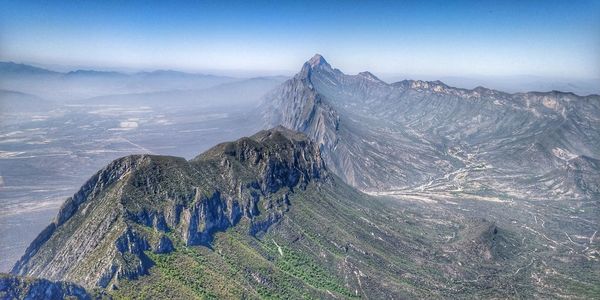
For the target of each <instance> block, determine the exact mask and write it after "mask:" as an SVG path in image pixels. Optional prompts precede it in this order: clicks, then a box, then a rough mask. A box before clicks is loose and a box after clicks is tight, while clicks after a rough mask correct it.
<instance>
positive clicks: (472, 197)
mask: <svg viewBox="0 0 600 300" xmlns="http://www.w3.org/2000/svg"><path fill="white" fill-rule="evenodd" d="M599 112H600V97H599V96H595V95H593V96H587V97H581V96H577V95H575V94H572V93H564V92H557V91H555V92H548V93H539V92H531V93H517V94H509V93H504V92H500V91H496V90H490V89H486V88H482V87H479V88H476V89H472V90H467V89H460V88H454V87H450V86H448V85H446V84H444V83H442V82H440V81H413V80H405V81H400V82H396V83H391V84H388V83H386V82H383V81H382V80H380V79H378V77H377V76H375V75H373V74H372V73H370V72H361V73H359V74H357V75H346V74H344V73H342V71H340V70H338V69H335V68H333V67H332V66H331V65H329V63H327V61H326V60H325V59H324V58H323V57H322V56H320V55H315V56H314V57H313V58H312V59H310V60H309V61H307V62H306V63H305V64H304V65H303V66H302V69H301V70H300V72H299V73H298V74H296V76H294V77H293V78H291V79H289V80H287V81H285V82H284V83H282V84H281V85H280V86H278V87H277V88H275V89H274V90H272V91H270V92H269V93H268V94H267V95H266V96H265V97H264V98H262V104H261V105H260V106H259V107H258V109H257V110H256V111H255V113H256V114H257V116H259V115H260V114H262V116H263V118H264V121H265V122H266V124H267V125H266V126H273V128H270V129H267V130H263V131H260V132H258V133H256V134H255V135H253V136H251V137H245V138H241V139H239V140H236V141H233V142H226V143H222V144H219V145H216V146H214V147H213V148H211V149H209V150H208V151H206V152H204V153H202V154H200V155H198V156H197V157H195V158H194V159H191V160H189V161H188V160H185V159H183V158H179V157H170V156H158V155H131V156H126V157H123V158H120V159H117V160H115V161H113V162H112V163H110V164H109V165H107V166H106V167H104V168H102V169H101V170H100V171H98V172H97V173H96V174H95V175H93V176H92V177H91V178H90V179H89V180H88V181H87V182H86V183H85V184H84V185H83V186H82V187H81V189H80V190H79V191H78V192H77V193H76V194H75V195H73V197H70V198H68V199H67V200H66V201H65V203H64V204H63V206H62V207H61V209H60V212H59V213H58V215H57V216H56V218H55V219H54V220H53V221H52V223H51V224H50V225H49V226H48V227H47V228H46V229H44V230H43V231H42V232H41V233H40V234H39V236H38V237H37V238H36V239H35V240H34V241H33V242H32V243H31V245H30V246H29V247H28V248H27V250H26V252H25V254H24V255H23V256H22V258H21V259H20V260H19V261H18V262H16V264H15V265H14V267H13V268H12V271H11V273H12V274H11V275H3V277H2V278H0V279H1V280H0V284H4V286H2V285H0V288H2V289H0V292H4V294H0V295H1V296H4V295H16V296H14V297H17V298H25V297H26V296H27V295H29V294H30V293H28V292H29V290H27V289H23V288H19V287H20V286H39V285H40V284H41V285H42V286H47V287H48V288H51V289H53V291H55V292H56V293H58V295H65V296H66V295H72V294H74V293H77V294H78V295H80V297H81V298H85V297H98V298H101V297H105V298H110V297H114V298H134V297H141V298H152V299H157V298H185V299H188V298H217V299H224V298H235V299H248V298H250V299H255V298H258V299H279V298H290V299H301V298H316V299H351V298H366V299H390V298H391V299H407V298H410V299H413V298H416V299H439V298H447V299H457V298H461V299H462V298H468V299H483V298H485V299H497V298H543V299H547V298H590V299H593V298H598V297H599V296H600V289H599V286H600V285H599V280H598V278H600V236H599V235H597V232H598V228H597V225H598V221H599V216H600V214H599V212H600V207H599V204H598V199H599V197H600V185H599V182H600V162H599V160H600V157H599V155H600V154H599V153H600V152H599V151H598V149H600V133H599V132H598V130H597V128H600V119H599V118H598V116H600V113H599ZM361 190H362V191H364V193H363V192H361ZM28 276H29V277H40V278H45V279H47V280H51V281H45V280H44V281H39V280H33V281H32V280H31V279H30V278H27V277H28ZM61 280H62V281H68V282H73V283H74V284H71V283H61V282H56V281H61ZM80 288H85V289H87V291H85V294H82V292H81V290H80ZM9 293H10V294H9Z"/></svg>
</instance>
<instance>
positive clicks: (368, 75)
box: [358, 71, 383, 82]
mask: <svg viewBox="0 0 600 300" xmlns="http://www.w3.org/2000/svg"><path fill="white" fill-rule="evenodd" d="M358 75H359V76H362V77H364V78H366V79H368V80H371V81H376V82H383V81H382V80H381V79H379V78H378V77H377V76H375V75H373V73H371V72H369V71H364V72H360V73H358Z"/></svg>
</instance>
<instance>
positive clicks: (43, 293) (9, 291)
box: [0, 274, 93, 299]
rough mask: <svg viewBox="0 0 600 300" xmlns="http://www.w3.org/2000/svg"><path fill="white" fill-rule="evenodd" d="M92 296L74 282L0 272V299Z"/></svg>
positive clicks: (89, 297)
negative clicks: (53, 280)
mask: <svg viewBox="0 0 600 300" xmlns="http://www.w3.org/2000/svg"><path fill="white" fill-rule="evenodd" d="M92 298H93V297H92V295H90V294H89V293H88V292H87V291H86V290H85V289H84V288H82V287H81V286H78V285H76V284H72V283H68V282H52V281H49V280H45V279H35V278H26V277H19V276H13V275H9V274H0V299H92Z"/></svg>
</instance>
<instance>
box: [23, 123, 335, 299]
mask: <svg viewBox="0 0 600 300" xmlns="http://www.w3.org/2000/svg"><path fill="white" fill-rule="evenodd" d="M328 178H329V175H328V173H327V171H326V169H325V167H324V163H323V160H322V158H321V154H320V151H319V149H318V148H317V147H315V146H314V144H313V143H312V142H310V141H309V140H308V139H307V138H306V136H305V135H303V134H299V133H297V132H292V131H290V130H288V129H285V128H283V127H279V128H275V129H272V130H266V131H261V132H259V133H258V134H256V135H254V136H252V137H249V138H242V139H240V140H238V141H235V142H230V143H223V144H220V145H217V146H215V147H214V148H212V149H210V150H208V151H207V152H206V153H203V154H202V155H199V156H198V157H196V158H195V159H193V160H191V161H186V160H185V159H183V158H177V157H166V156H154V155H133V156H128V157H124V158H121V159H118V160H115V161H114V162H112V163H111V164H109V165H108V166H107V167H105V168H104V169H102V170H101V171H99V172H98V173H97V174H96V175H94V176H93V177H92V178H91V179H90V180H88V182H86V183H85V184H84V185H83V187H82V188H81V190H80V191H79V192H77V193H76V194H75V195H74V196H73V197H71V198H69V199H67V201H66V202H65V203H64V205H63V206H62V208H61V209H60V212H59V214H58V216H57V217H56V219H55V220H54V221H53V222H52V223H51V224H50V225H49V226H48V227H47V228H46V229H45V230H44V231H43V232H42V233H41V234H40V235H39V236H38V237H37V238H36V239H35V241H34V242H33V243H32V244H31V245H30V246H29V248H28V249H27V251H26V253H25V255H23V257H22V258H21V259H20V260H19V261H18V262H17V263H16V264H15V266H14V267H13V269H12V273H13V274H18V275H27V276H36V277H42V278H47V279H50V280H67V281H72V282H76V283H79V284H81V285H83V286H86V287H96V286H99V287H108V286H111V284H118V281H119V279H123V278H127V279H135V278H137V277H139V276H141V275H144V274H147V272H148V269H149V268H150V267H151V266H152V262H151V260H149V259H148V257H147V256H146V254H145V251H153V252H155V253H168V252H170V251H172V250H173V249H174V241H172V240H171V239H170V238H169V234H171V235H172V236H174V237H175V238H177V239H178V240H181V241H183V242H184V243H185V244H186V245H210V243H211V241H212V238H213V235H214V233H215V232H217V231H224V230H226V229H227V228H229V227H231V226H234V225H236V224H238V223H239V222H245V223H247V224H248V232H249V233H250V234H257V233H259V232H263V231H265V230H266V229H268V227H269V226H271V225H272V224H273V223H275V222H277V221H278V220H279V219H280V218H281V216H282V215H283V214H284V213H285V212H286V211H287V206H289V202H288V198H287V194H288V193H289V192H291V191H293V190H294V189H302V188H304V187H305V186H306V185H307V184H308V183H309V182H317V183H319V182H320V183H327V182H328Z"/></svg>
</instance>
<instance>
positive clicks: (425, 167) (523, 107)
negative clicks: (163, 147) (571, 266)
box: [262, 55, 600, 198]
mask: <svg viewBox="0 0 600 300" xmlns="http://www.w3.org/2000/svg"><path fill="white" fill-rule="evenodd" d="M262 110H263V111H264V112H265V118H266V122H267V124H268V126H274V125H279V124H281V125H283V126H286V127H288V128H292V129H295V130H299V131H302V132H305V133H306V134H307V135H308V136H309V137H310V138H311V139H313V140H315V141H317V142H318V143H319V145H320V146H321V147H322V150H323V155H324V157H325V160H326V162H327V164H328V166H330V168H331V169H332V171H334V173H336V174H337V175H338V176H340V177H342V178H343V179H344V180H345V181H346V182H347V183H350V184H351V185H353V186H355V187H358V188H360V189H362V190H367V191H390V190H399V189H407V188H408V189H413V188H418V189H420V190H428V189H431V190H432V191H436V190H437V191H439V190H440V188H439V186H440V185H442V186H443V187H442V188H441V189H444V190H458V191H470V192H475V193H476V192H478V191H479V190H481V188H482V187H483V186H492V187H494V188H495V189H496V190H498V191H499V193H501V194H505V195H509V196H512V197H521V196H523V195H528V196H529V197H536V198H547V197H553V198H556V197H559V198H560V197H562V198H577V197H590V196H594V197H597V196H598V193H597V189H595V188H593V187H592V188H589V186H587V185H581V184H579V183H578V182H573V181H564V180H563V179H562V178H563V177H564V176H567V175H566V174H568V173H569V172H570V171H569V170H572V169H573V165H572V164H569V163H568V160H569V159H572V158H576V157H579V158H581V157H588V158H590V159H592V160H597V159H599V158H600V133H599V131H598V130H597V128H600V119H599V118H598V116H599V115H600V97H599V96H597V95H595V96H588V97H580V96H576V95H574V94H571V93H561V92H556V91H555V92H548V93H537V92H536V93H520V94H507V93H502V92H499V91H494V90H489V89H485V88H481V87H479V88H476V89H474V90H465V89H458V88H453V87H449V86H447V85H445V84H443V83H442V82H439V81H435V82H424V81H409V80H405V81H401V82H397V83H393V84H387V83H385V82H383V81H381V80H379V79H378V78H377V77H375V76H374V75H373V74H371V73H369V72H362V73H359V74H357V75H346V74H343V73H342V72H341V71H340V70H338V69H334V68H332V67H331V66H330V65H329V64H328V63H327V62H326V61H325V59H324V58H323V57H321V56H320V55H316V56H315V57H313V58H312V59H311V60H309V61H308V62H306V63H305V64H304V66H303V67H302V70H301V71H300V72H299V73H298V74H297V75H296V76H295V77H294V78H293V79H290V80H288V81H287V82H286V83H284V84H283V85H282V86H281V87H280V88H279V89H277V90H276V91H274V92H273V93H271V94H269V95H268V96H267V97H266V98H265V99H264V103H263V106H262ZM584 160H585V158H584ZM584 173H585V174H586V175H583V176H584V177H587V174H589V175H590V176H591V177H589V178H588V179H584V180H586V181H593V180H592V179H593V178H596V177H597V176H598V175H599V174H600V170H599V169H597V168H587V169H585V172H584ZM455 175H460V176H459V177H460V180H448V179H449V176H450V177H453V176H455ZM516 177H519V178H524V179H526V180H523V181H522V182H521V183H519V184H514V178H516ZM540 177H543V178H545V180H536V179H537V178H540ZM550 181H552V183H549V182H550ZM559 181H561V183H560V184H558V182H559ZM531 191H534V192H531Z"/></svg>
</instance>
